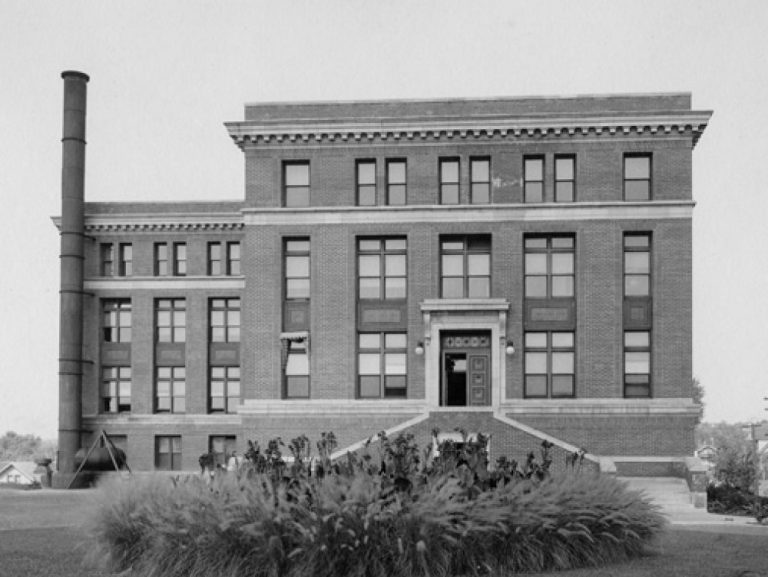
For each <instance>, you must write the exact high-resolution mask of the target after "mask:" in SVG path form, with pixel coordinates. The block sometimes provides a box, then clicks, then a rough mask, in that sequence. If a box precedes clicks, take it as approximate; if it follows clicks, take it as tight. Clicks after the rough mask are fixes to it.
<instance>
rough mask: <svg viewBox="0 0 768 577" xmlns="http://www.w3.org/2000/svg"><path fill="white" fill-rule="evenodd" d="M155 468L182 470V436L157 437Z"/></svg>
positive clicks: (159, 469)
mask: <svg viewBox="0 0 768 577" xmlns="http://www.w3.org/2000/svg"><path fill="white" fill-rule="evenodd" d="M155 469H157V470H158V471H181V437H180V436H177V435H168V436H158V437H155Z"/></svg>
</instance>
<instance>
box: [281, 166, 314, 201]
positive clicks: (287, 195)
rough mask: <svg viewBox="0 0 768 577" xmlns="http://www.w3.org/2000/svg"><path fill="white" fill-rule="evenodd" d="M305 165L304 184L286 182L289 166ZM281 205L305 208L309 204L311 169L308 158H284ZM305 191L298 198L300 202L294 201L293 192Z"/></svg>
mask: <svg viewBox="0 0 768 577" xmlns="http://www.w3.org/2000/svg"><path fill="white" fill-rule="evenodd" d="M292 166H303V167H306V180H307V183H306V184H290V183H289V182H288V172H289V167H292ZM282 177H283V206H284V207H285V208H306V207H309V206H311V201H310V197H311V187H312V171H311V170H310V163H309V160H284V161H283V175H282ZM300 191H305V192H304V194H302V195H301V196H300V197H296V198H299V199H300V200H301V202H298V203H297V202H295V198H294V195H293V193H298V192H300Z"/></svg>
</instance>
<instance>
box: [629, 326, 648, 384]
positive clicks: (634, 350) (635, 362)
mask: <svg viewBox="0 0 768 577" xmlns="http://www.w3.org/2000/svg"><path fill="white" fill-rule="evenodd" d="M624 396H625V397H650V396H651V333H650V331H625V332H624Z"/></svg>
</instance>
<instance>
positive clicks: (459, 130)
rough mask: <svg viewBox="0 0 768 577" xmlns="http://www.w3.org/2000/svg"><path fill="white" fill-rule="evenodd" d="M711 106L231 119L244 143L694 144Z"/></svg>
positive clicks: (234, 135)
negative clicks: (655, 139) (669, 139)
mask: <svg viewBox="0 0 768 577" xmlns="http://www.w3.org/2000/svg"><path fill="white" fill-rule="evenodd" d="M710 116H711V112H709V111H676V112H673V113H660V114H637V115H621V116H602V115H595V116H572V117H558V116H552V115H549V116H541V117H514V118H509V117H507V118H483V117H479V118H468V119H462V118H457V119H448V120H446V119H439V120H430V119H428V118H424V119H422V118H419V119H408V120H406V121H403V120H397V119H395V120H389V119H388V120H379V121H375V120H370V121H364V122H361V121H345V120H340V121H332V120H325V121H295V122H292V121H282V122H260V121H253V120H251V121H243V122H226V123H224V125H225V126H226V128H227V130H228V131H229V135H230V136H231V137H232V140H233V141H234V142H235V144H237V146H239V147H240V148H241V149H245V148H246V147H251V146H258V145H263V144H272V143H287V144H309V143H311V144H320V143H333V142H349V141H351V142H356V141H357V142H366V143H373V142H377V143H381V142H389V141H391V142H394V143H397V142H400V141H443V140H447V141H452V140H467V139H479V138H483V139H486V140H510V139H521V138H541V137H545V136H547V137H564V138H567V137H583V136H588V135H609V136H610V135H616V134H619V135H630V134H633V135H650V136H656V135H670V134H690V135H691V138H692V139H693V144H694V145H695V144H696V142H697V141H698V139H699V138H700V137H701V135H702V133H703V132H704V129H705V128H706V126H707V123H708V122H709V118H710Z"/></svg>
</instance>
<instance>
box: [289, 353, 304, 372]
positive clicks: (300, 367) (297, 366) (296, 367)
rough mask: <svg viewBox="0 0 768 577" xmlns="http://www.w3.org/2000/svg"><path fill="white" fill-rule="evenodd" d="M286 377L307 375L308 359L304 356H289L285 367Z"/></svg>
mask: <svg viewBox="0 0 768 577" xmlns="http://www.w3.org/2000/svg"><path fill="white" fill-rule="evenodd" d="M285 374H286V375H308V374H309V359H308V357H307V355H305V354H296V353H294V354H289V355H288V362H287V363H286V365H285Z"/></svg>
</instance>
